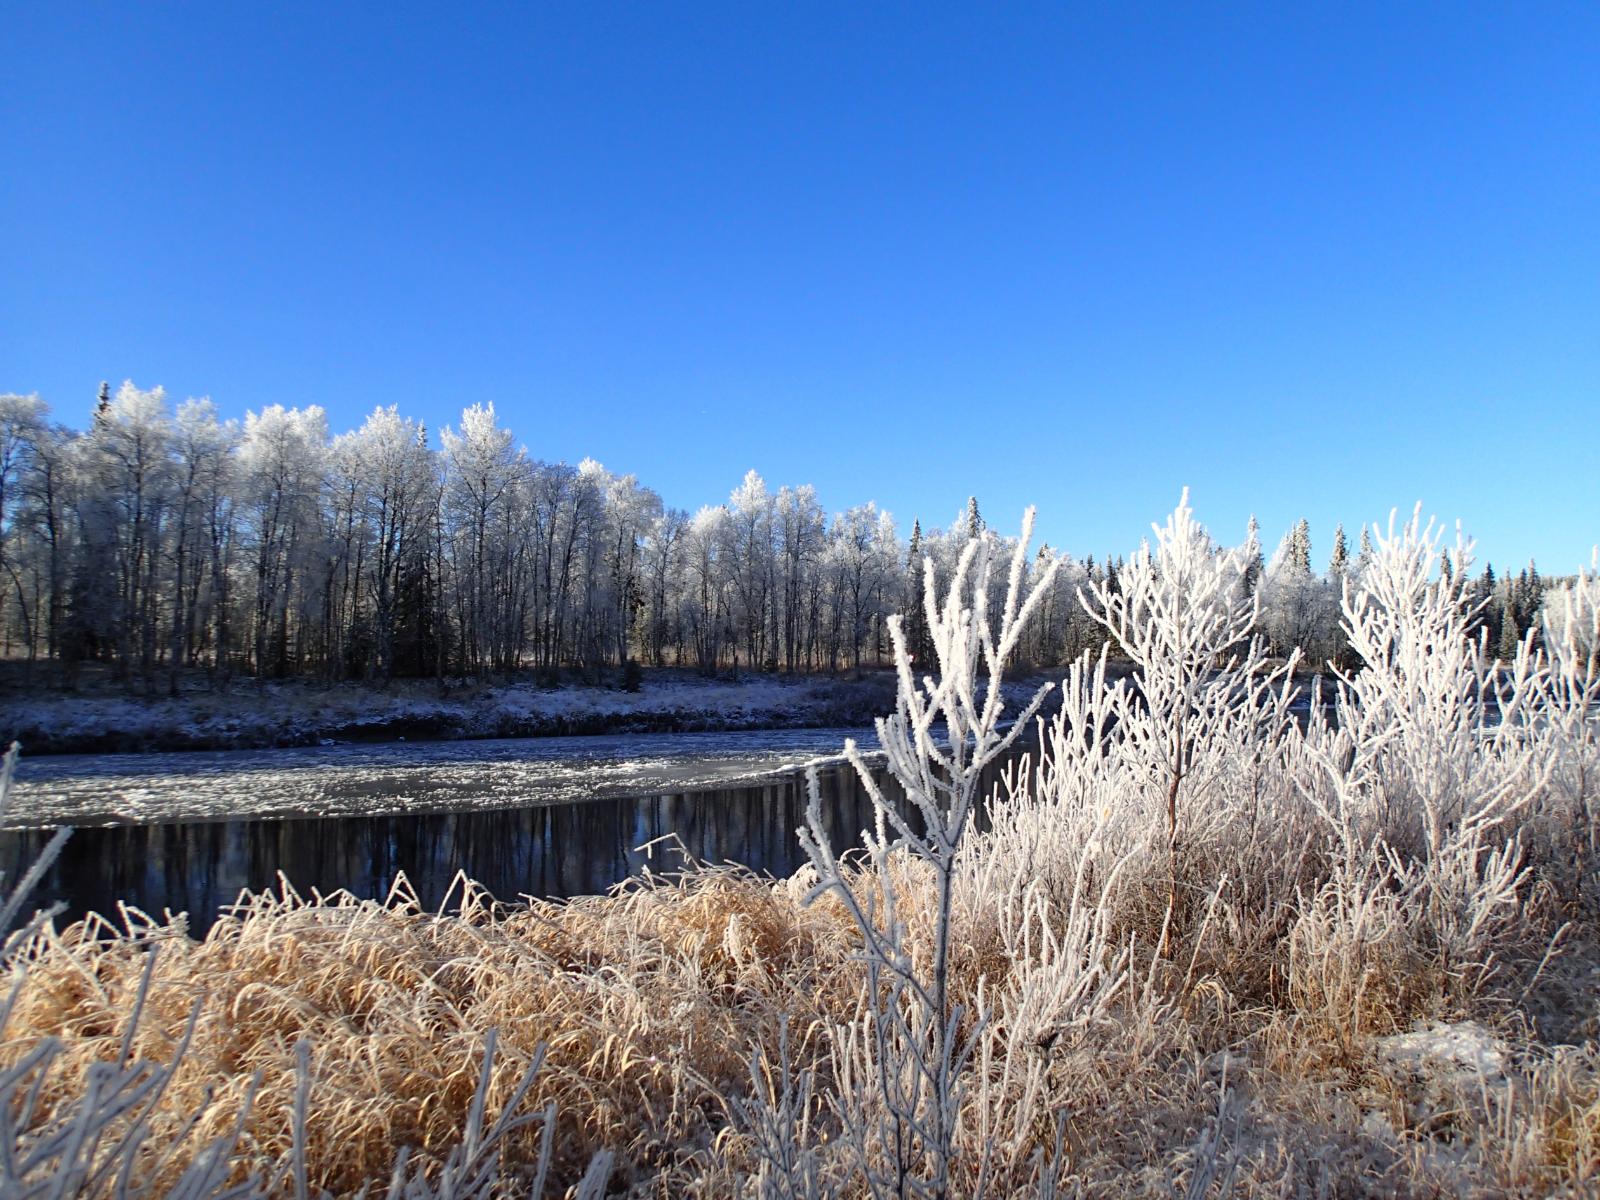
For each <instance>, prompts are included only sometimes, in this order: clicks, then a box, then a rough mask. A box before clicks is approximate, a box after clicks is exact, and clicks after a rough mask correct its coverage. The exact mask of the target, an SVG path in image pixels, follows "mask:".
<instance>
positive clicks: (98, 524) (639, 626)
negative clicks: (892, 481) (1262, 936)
mask: <svg viewBox="0 0 1600 1200" xmlns="http://www.w3.org/2000/svg"><path fill="white" fill-rule="evenodd" d="M984 535H985V531H984V528H983V522H982V518H981V517H980V516H979V515H978V510H977V504H976V501H972V502H970V503H969V505H968V509H967V511H966V513H965V514H963V516H962V517H961V518H960V519H958V520H957V521H956V522H953V523H952V527H951V529H950V530H949V531H937V530H930V531H924V530H923V529H922V528H921V526H920V524H918V525H917V526H916V527H915V528H914V529H913V531H912V534H911V537H910V539H909V541H903V540H901V538H900V537H899V536H898V534H897V531H896V527H895V524H894V521H893V519H892V517H891V516H890V515H889V514H888V513H887V512H883V511H880V510H879V509H878V508H877V507H876V506H875V505H874V504H872V503H867V504H862V505H858V506H856V507H853V508H848V509H846V510H845V511H843V512H840V513H837V514H834V515H832V516H829V515H828V514H827V513H825V512H824V510H823V508H822V506H821V505H820V503H819V502H818V500H817V497H816V493H815V491H814V489H812V488H811V487H809V486H798V487H782V488H779V489H778V490H776V491H772V490H770V489H769V488H768V487H767V485H766V483H765V482H764V481H763V480H762V479H761V477H760V476H759V475H757V474H756V473H755V472H754V471H752V472H750V473H749V474H748V475H747V476H746V477H745V478H744V480H743V481H742V482H741V483H740V484H739V486H738V487H737V488H735V489H734V490H733V492H732V494H731V495H730V496H729V498H728V500H727V501H726V502H725V503H722V504H719V505H714V506H709V507H706V508H702V509H701V510H700V511H699V512H697V513H693V514H690V513H688V512H685V511H683V510H680V509H674V508H669V507H666V506H664V505H663V504H662V502H661V499H660V497H659V496H658V495H657V494H656V493H655V492H653V491H651V490H650V489H649V488H646V487H644V486H641V485H640V483H639V482H638V480H637V479H635V478H634V477H633V476H631V475H617V474H615V473H613V472H610V471H607V470H606V469H605V468H603V467H602V466H601V465H600V464H599V463H596V462H593V461H591V460H585V461H583V462H581V463H579V464H578V465H577V466H572V465H570V464H568V463H565V462H545V461H541V460H539V459H536V458H534V457H532V456H531V455H529V454H528V453H527V451H526V450H523V449H519V448H517V446H516V444H515V442H514V439H513V436H512V433H511V431H510V430H508V429H506V428H504V427H503V426H502V425H500V424H499V422H498V420H497V418H496V415H495V412H494V409H493V407H492V406H488V407H482V406H474V407H472V408H469V409H467V410H466V411H465V412H463V413H462V415H461V421H460V424H459V427H458V428H447V429H444V430H442V431H441V433H440V436H439V438H438V441H437V444H436V445H435V444H433V443H431V442H430V439H429V435H428V432H427V431H426V429H425V428H424V427H423V426H422V425H421V424H420V423H418V422H416V421H414V420H411V419H410V418H407V417H403V416H401V415H400V413H399V411H398V410H397V409H396V408H394V407H389V408H379V409H377V410H376V411H374V412H373V413H372V415H371V416H369V417H368V418H367V419H366V421H365V422H364V423H363V424H362V425H361V427H360V428H358V429H356V430H353V431H351V432H348V433H343V434H339V435H337V436H331V435H330V432H329V429H328V423H327V418H326V415H325V414H324V412H323V411H322V410H321V409H320V408H317V407H314V406H313V407H305V408H298V409H294V408H284V407H281V406H277V405H274V406H272V407H269V408H266V409H264V410H262V411H261V412H259V413H250V414H248V415H247V416H246V417H245V419H244V421H243V422H242V423H240V422H237V421H232V420H224V419H222V418H221V417H220V416H219V415H218V412H217V409H216V407H215V405H213V404H212V403H211V402H210V401H209V400H188V401H185V402H184V403H182V404H180V405H178V406H177V408H176V410H174V409H173V408H172V406H171V405H170V404H169V403H168V401H167V398H166V396H165V394H164V393H163V391H162V390H161V389H160V388H156V389H153V390H149V391H145V390H141V389H139V388H136V387H135V386H134V385H133V384H132V383H124V384H123V385H122V387H121V388H119V389H118V390H117V391H115V392H112V391H111V390H110V389H109V388H107V387H106V386H104V385H102V387H101V390H100V396H99V400H98V402H97V403H96V405H95V408H94V412H93V416H92V418H91V420H90V422H89V425H88V428H87V429H84V430H75V429H71V428H68V427H66V426H63V425H61V424H59V423H56V422H54V421H52V420H51V419H50V413H49V410H48V409H47V407H46V405H45V404H44V403H43V402H42V401H41V400H40V399H39V398H38V397H36V396H19V395H5V396H0V588H3V592H0V640H3V644H4V650H5V652H6V654H7V655H8V656H9V657H12V658H17V657H21V658H25V659H26V660H27V661H28V662H30V663H31V662H35V661H38V660H41V659H45V660H51V661H54V662H56V663H59V664H60V666H61V668H62V669H63V671H64V673H65V675H66V678H67V679H68V681H69V682H71V681H72V680H73V679H74V678H75V675H76V673H77V672H78V671H79V670H80V669H81V667H82V666H83V664H85V663H90V662H97V663H104V664H107V665H109V666H110V668H111V669H112V670H113V673H114V674H115V676H116V677H117V678H119V679H122V680H125V681H126V682H128V683H129V685H130V686H133V687H136V688H142V689H143V690H145V691H147V692H151V693H158V692H160V691H163V690H165V691H175V690H176V689H177V687H178V685H179V680H180V678H181V677H182V675H183V673H184V672H185V671H186V670H194V669H201V670H203V671H205V672H206V673H208V674H209V675H210V676H211V677H212V678H213V679H214V680H215V681H217V682H219V683H223V682H226V681H227V680H229V679H230V678H235V677H238V676H240V675H247V676H252V677H257V678H274V679H276V678H289V677H305V678H312V679H318V680H324V681H336V680H348V679H359V680H366V681H370V682H375V683H382V682H384V681H386V680H388V679H391V678H396V677H413V678H416V677H429V676H434V677H441V678H442V677H445V676H485V675H506V674H509V673H512V672H515V671H518V670H523V669H529V668H531V669H533V670H535V671H537V672H540V673H542V674H544V675H546V676H548V677H551V678H554V677H555V676H556V675H557V674H558V673H559V672H560V671H561V670H562V669H573V668H576V669H580V670H598V669H600V668H604V667H613V666H618V665H622V664H624V663H627V662H630V661H639V662H644V663H649V664H654V665H679V666H691V667H694V668H698V669H699V670H701V671H705V672H708V673H712V672H718V671H725V670H729V669H734V670H761V671H791V672H817V671H839V670H843V669H859V668H860V667H862V666H863V665H866V664H868V663H877V662H881V661H883V660H884V659H885V657H886V655H887V654H888V651H889V644H888V636H887V627H886V618H887V617H888V616H889V615H890V614H891V613H895V612H901V611H912V610H913V609H916V610H917V611H918V612H920V605H919V603H917V600H918V599H919V598H920V593H921V587H922V579H923V565H922V564H923V558H924V556H925V555H931V556H933V558H934V559H936V560H937V561H939V562H942V563H948V562H949V561H951V560H953V558H954V556H955V555H956V554H958V553H959V551H960V546H961V545H962V544H963V543H964V542H965V540H966V539H968V538H970V537H975V536H984ZM1041 554H1043V555H1046V556H1048V554H1049V551H1048V549H1045V550H1043V551H1041ZM1095 571H1096V568H1094V567H1093V566H1092V565H1089V566H1086V567H1083V568H1079V570H1078V572H1077V574H1078V577H1079V581H1080V582H1081V581H1082V579H1085V578H1087V577H1088V576H1089V575H1090V574H1092V573H1094V572H1095ZM1052 600H1053V604H1052V605H1051V606H1049V612H1048V613H1047V614H1046V618H1045V619H1044V620H1042V621H1040V622H1039V623H1038V624H1037V625H1036V626H1035V631H1034V633H1033V636H1032V638H1031V641H1030V644H1029V646H1028V647H1027V648H1026V650H1025V652H1024V653H1025V654H1026V655H1027V656H1028V657H1029V660H1030V661H1031V662H1038V663H1044V662H1056V661H1060V660H1062V659H1064V658H1065V657H1067V656H1069V655H1070V654H1071V653H1075V652H1076V648H1077V647H1079V646H1081V645H1082V644H1084V639H1086V638H1091V637H1094V636H1095V635H1094V631H1093V630H1092V629H1091V627H1090V625H1089V623H1088V621H1087V620H1086V619H1085V618H1084V617H1083V616H1082V614H1081V612H1080V611H1079V609H1078V606H1077V604H1076V602H1075V600H1074V598H1073V593H1072V577H1071V576H1070V575H1069V576H1068V577H1067V578H1066V580H1065V581H1064V582H1063V584H1062V586H1061V589H1060V595H1059V596H1055V597H1053V598H1052ZM918 628H919V621H918V620H917V619H913V621H912V623H911V630H912V634H913V636H914V637H919V636H922V635H920V634H918V632H917V630H918Z"/></svg>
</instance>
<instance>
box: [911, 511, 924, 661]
mask: <svg viewBox="0 0 1600 1200" xmlns="http://www.w3.org/2000/svg"><path fill="white" fill-rule="evenodd" d="M924 569H925V568H924V564H923V561H922V521H921V519H920V518H918V519H916V520H913V521H912V522H911V545H910V548H909V549H908V550H907V551H906V599H905V616H906V626H905V627H906V644H907V646H908V647H909V648H910V650H911V660H912V661H913V662H916V663H923V662H926V661H927V660H928V657H929V653H930V650H929V646H928V615H927V613H926V612H925V611H924V609H923V604H922V592H923V586H924V584H923V578H924V576H923V571H924Z"/></svg>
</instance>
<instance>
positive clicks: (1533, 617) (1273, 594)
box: [1247, 519, 1571, 668]
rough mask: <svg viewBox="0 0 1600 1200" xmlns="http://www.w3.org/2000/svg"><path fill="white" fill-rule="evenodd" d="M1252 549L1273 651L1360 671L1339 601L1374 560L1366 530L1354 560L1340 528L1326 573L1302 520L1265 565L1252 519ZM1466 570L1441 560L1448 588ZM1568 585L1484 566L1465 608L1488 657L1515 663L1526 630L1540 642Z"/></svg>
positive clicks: (1465, 595)
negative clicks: (1548, 602)
mask: <svg viewBox="0 0 1600 1200" xmlns="http://www.w3.org/2000/svg"><path fill="white" fill-rule="evenodd" d="M1247 549H1248V551H1249V559H1248V561H1249V563H1250V565H1249V567H1248V569H1247V577H1248V579H1249V580H1250V582H1251V583H1252V585H1253V586H1256V587H1258V588H1259V591H1260V597H1259V599H1260V617H1259V619H1258V628H1259V630H1260V631H1261V633H1262V634H1263V635H1264V636H1265V637H1266V639H1267V641H1268V644H1269V646H1270V647H1271V649H1272V651H1273V652H1274V653H1275V654H1277V655H1279V656H1287V655H1288V654H1289V653H1290V652H1291V651H1292V650H1293V649H1295V648H1296V647H1299V649H1300V650H1301V651H1302V653H1303V654H1304V656H1305V658H1306V660H1307V662H1308V663H1310V664H1312V665H1314V666H1320V665H1321V664H1323V663H1325V662H1330V661H1331V662H1334V663H1336V664H1338V665H1340V666H1342V667H1347V668H1348V667H1354V666H1356V665H1357V662H1356V660H1355V659H1354V657H1353V656H1352V654H1351V652H1350V648H1349V642H1348V639H1347V638H1346V636H1345V633H1344V630H1343V628H1342V626H1341V621H1340V602H1341V597H1342V595H1343V590H1344V587H1345V584H1346V582H1347V581H1348V582H1349V583H1351V584H1354V583H1356V582H1358V581H1359V580H1360V578H1361V575H1362V573H1363V572H1364V571H1366V569H1367V567H1368V564H1369V563H1370V562H1371V561H1372V554H1373V549H1372V538H1371V535H1370V534H1369V532H1368V531H1367V529H1365V528H1363V529H1362V531H1361V539H1360V543H1359V546H1358V548H1357V550H1356V553H1355V554H1354V555H1352V554H1351V552H1350V547H1349V542H1348V540H1347V539H1346V537H1345V532H1344V526H1343V525H1340V526H1338V527H1337V528H1336V529H1335V530H1334V535H1333V550H1332V553H1331V554H1330V555H1329V558H1328V565H1327V569H1326V570H1325V571H1323V572H1321V573H1318V572H1317V571H1316V570H1315V569H1314V568H1313V566H1312V557H1311V555H1312V550H1311V528H1310V524H1309V523H1308V522H1307V521H1305V520H1303V519H1302V520H1301V521H1299V522H1297V523H1296V524H1295V526H1294V528H1292V529H1291V530H1290V531H1289V532H1288V533H1287V534H1286V535H1285V536H1284V539H1283V541H1282V542H1281V543H1280V544H1279V546H1278V550H1277V553H1275V554H1274V555H1273V557H1272V559H1271V561H1270V562H1267V563H1263V561H1262V555H1261V548H1260V540H1259V529H1258V528H1257V526H1256V523H1255V521H1254V519H1252V520H1251V523H1250V530H1249V535H1248V539H1247ZM1469 565H1470V564H1466V563H1458V562H1457V560H1456V559H1455V558H1454V557H1453V556H1452V555H1451V554H1448V553H1447V554H1442V555H1441V556H1440V573H1441V574H1442V575H1443V576H1444V577H1445V581H1446V582H1449V581H1450V580H1451V577H1452V576H1453V573H1454V572H1455V571H1457V570H1463V569H1467V568H1468V566H1469ZM1570 582H1571V577H1565V578H1561V579H1556V580H1546V579H1545V578H1544V577H1542V576H1541V575H1540V574H1539V569H1538V567H1536V566H1535V565H1534V564H1533V563H1532V562H1531V561H1530V562H1529V563H1528V565H1527V566H1526V567H1523V568H1522V569H1521V570H1520V571H1519V572H1518V573H1517V574H1515V575H1511V574H1505V575H1497V574H1496V573H1495V569H1494V566H1493V564H1489V563H1486V564H1485V565H1484V567H1483V569H1482V570H1481V571H1480V572H1478V573H1476V574H1475V575H1473V576H1472V577H1471V579H1470V582H1469V583H1468V584H1467V585H1466V586H1464V587H1463V589H1462V603H1463V604H1464V605H1465V606H1466V607H1467V608H1468V609H1469V610H1470V612H1471V613H1472V622H1471V628H1472V629H1473V632H1474V634H1475V636H1477V637H1478V638H1480V639H1486V648H1487V651H1488V653H1489V654H1490V655H1492V656H1496V657H1498V658H1500V659H1501V660H1503V661H1505V662H1510V661H1512V660H1513V659H1515V658H1516V655H1517V645H1518V643H1519V642H1520V641H1521V639H1522V637H1523V635H1524V634H1526V633H1527V632H1528V631H1529V630H1534V631H1535V634H1534V637H1535V642H1536V643H1537V641H1538V639H1539V633H1538V632H1537V631H1538V625H1539V614H1540V612H1541V611H1542V609H1543V607H1544V602H1545V596H1546V593H1547V591H1549V590H1550V588H1551V586H1552V585H1554V586H1557V587H1563V586H1566V585H1568V584H1570Z"/></svg>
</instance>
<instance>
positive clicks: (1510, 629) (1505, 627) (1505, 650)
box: [1500, 595, 1521, 663]
mask: <svg viewBox="0 0 1600 1200" xmlns="http://www.w3.org/2000/svg"><path fill="white" fill-rule="evenodd" d="M1520 641H1521V639H1520V638H1519V637H1518V636H1517V613H1516V605H1515V603H1514V601H1513V600H1512V599H1511V597H1510V596H1509V595H1508V596H1507V597H1506V603H1505V608H1504V610H1503V611H1502V612H1501V614H1500V661H1501V662H1504V663H1509V662H1513V661H1515V660H1516V657H1517V645H1518V643H1519V642H1520Z"/></svg>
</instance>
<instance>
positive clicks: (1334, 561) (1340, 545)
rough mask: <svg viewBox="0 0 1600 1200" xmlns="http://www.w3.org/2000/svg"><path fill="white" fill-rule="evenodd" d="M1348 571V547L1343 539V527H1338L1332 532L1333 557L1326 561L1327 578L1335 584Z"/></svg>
mask: <svg viewBox="0 0 1600 1200" xmlns="http://www.w3.org/2000/svg"><path fill="white" fill-rule="evenodd" d="M1349 569H1350V547H1349V545H1348V544H1347V543H1346V542H1345V539H1344V526H1343V525H1338V526H1335V527H1334V531H1333V555H1332V556H1331V557H1330V558H1329V559H1328V578H1329V579H1331V580H1332V581H1334V582H1335V583H1337V582H1338V581H1339V580H1340V579H1343V578H1344V573H1345V572H1346V571H1348V570H1349Z"/></svg>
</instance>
